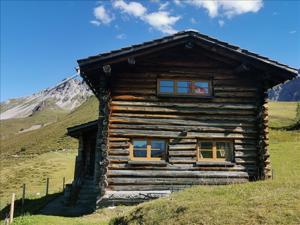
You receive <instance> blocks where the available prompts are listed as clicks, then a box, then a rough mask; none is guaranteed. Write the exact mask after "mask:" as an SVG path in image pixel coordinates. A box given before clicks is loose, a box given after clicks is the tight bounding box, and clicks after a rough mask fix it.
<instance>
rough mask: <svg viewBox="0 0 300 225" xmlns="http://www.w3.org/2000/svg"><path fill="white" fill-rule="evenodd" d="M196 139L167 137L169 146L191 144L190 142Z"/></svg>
mask: <svg viewBox="0 0 300 225" xmlns="http://www.w3.org/2000/svg"><path fill="white" fill-rule="evenodd" d="M196 142H197V139H196V138H192V139H189V138H176V139H169V146H171V145H181V144H182V145H185V144H191V143H196Z"/></svg>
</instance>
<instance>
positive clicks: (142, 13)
mask: <svg viewBox="0 0 300 225" xmlns="http://www.w3.org/2000/svg"><path fill="white" fill-rule="evenodd" d="M158 3H159V10H158V11H154V12H151V13H150V12H149V13H148V12H147V8H146V7H145V6H144V5H143V4H142V3H140V2H135V1H129V2H126V1H125V0H115V1H112V7H113V8H114V9H115V10H120V11H121V12H122V15H121V19H123V21H128V20H129V19H130V18H129V17H130V16H133V17H136V18H138V19H140V20H141V21H143V22H145V23H147V24H149V25H150V27H151V28H153V29H156V30H159V31H161V32H163V33H165V34H172V33H175V32H176V29H175V28H174V26H175V24H176V22H177V21H178V20H179V19H180V18H181V17H180V16H173V15H170V12H168V11H167V10H165V9H166V8H167V7H168V6H169V4H170V3H169V1H167V2H164V3H160V2H158ZM94 16H95V17H96V20H92V21H90V23H91V24H93V25H95V26H100V25H101V24H109V23H110V22H111V21H112V20H114V16H113V15H111V14H110V13H109V12H108V11H107V10H106V9H105V8H104V6H102V5H101V6H98V7H96V8H95V9H94ZM136 21H137V20H136ZM116 29H118V28H116ZM116 38H118V39H123V38H124V35H118V36H117V37H116Z"/></svg>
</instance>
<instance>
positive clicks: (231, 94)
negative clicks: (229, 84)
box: [214, 91, 258, 98]
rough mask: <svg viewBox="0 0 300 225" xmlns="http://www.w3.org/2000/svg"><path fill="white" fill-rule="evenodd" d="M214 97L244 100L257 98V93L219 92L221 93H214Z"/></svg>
mask: <svg viewBox="0 0 300 225" xmlns="http://www.w3.org/2000/svg"><path fill="white" fill-rule="evenodd" d="M214 96H216V97H226V98H230V97H239V98H244V97H252V98H255V97H258V93H257V92H243V91H236V92H224V91H223V92H221V91H215V92H214Z"/></svg>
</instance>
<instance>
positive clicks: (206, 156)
mask: <svg viewBox="0 0 300 225" xmlns="http://www.w3.org/2000/svg"><path fill="white" fill-rule="evenodd" d="M200 158H203V159H212V158H213V152H212V151H209V150H201V151H200Z"/></svg>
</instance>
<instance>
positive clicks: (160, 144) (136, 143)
mask: <svg viewBox="0 0 300 225" xmlns="http://www.w3.org/2000/svg"><path fill="white" fill-rule="evenodd" d="M130 156H131V159H133V160H161V159H165V156H166V141H165V140H162V139H151V138H141V139H133V140H132V143H131V147H130Z"/></svg>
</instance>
